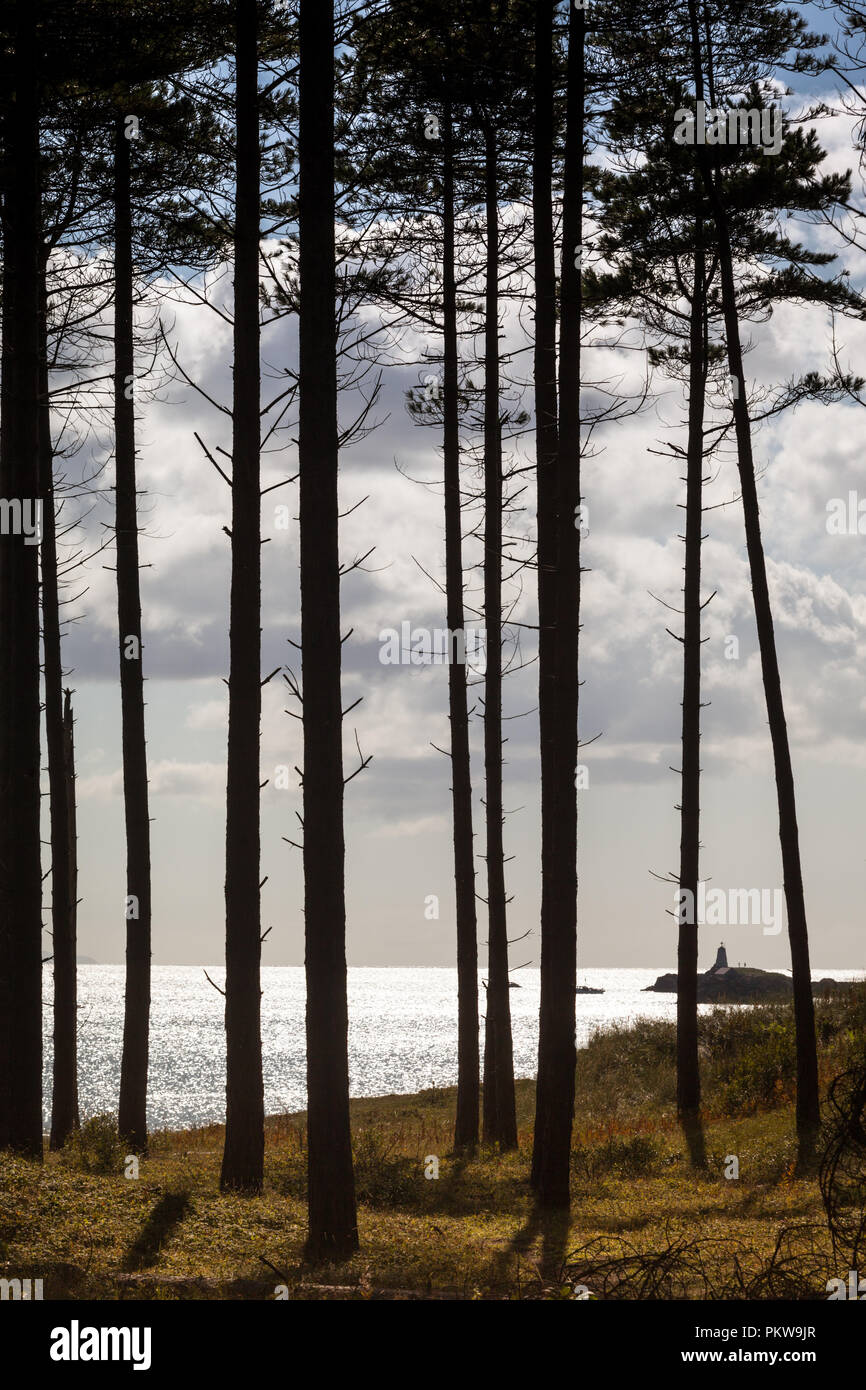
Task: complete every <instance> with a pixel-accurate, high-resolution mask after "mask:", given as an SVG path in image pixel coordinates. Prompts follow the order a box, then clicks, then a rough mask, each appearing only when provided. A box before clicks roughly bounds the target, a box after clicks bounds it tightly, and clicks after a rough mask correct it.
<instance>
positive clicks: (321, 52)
mask: <svg viewBox="0 0 866 1390" xmlns="http://www.w3.org/2000/svg"><path fill="white" fill-rule="evenodd" d="M333 130H334V13H333V5H332V4H330V3H328V4H327V5H325V4H323V3H322V0H301V6H300V135H299V150H298V153H299V172H300V228H299V231H300V322H299V335H300V339H299V373H300V419H299V437H298V460H299V472H300V528H301V656H302V667H303V710H304V851H303V855H304V913H305V934H306V977H307V1015H306V1025H307V1142H308V1210H309V1231H308V1236H307V1252H308V1254H309V1256H310V1258H312V1259H325V1258H328V1259H341V1258H344V1257H347V1256H348V1255H350V1254H351V1253H352V1251H353V1250H356V1249H357V1248H358V1222H357V1214H356V1209H355V1183H354V1175H353V1170H352V1138H351V1130H350V1124H349V1057H348V1034H349V1014H348V1000H347V975H346V895H345V844H344V835H343V785H344V784H343V740H342V726H343V712H342V691H341V657H342V647H341V636H340V556H339V501H338V477H337V475H338V463H339V459H338V433H337V336H336V270H335V258H336V248H335V234H334V173H335V159H334V137H333Z"/></svg>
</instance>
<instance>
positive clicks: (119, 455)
mask: <svg viewBox="0 0 866 1390" xmlns="http://www.w3.org/2000/svg"><path fill="white" fill-rule="evenodd" d="M114 220H115V231H114V238H115V244H114V273H115V287H114V435H115V444H114V448H115V474H116V481H115V505H116V528H115V530H116V544H117V623H118V649H119V656H120V701H121V717H122V743H123V808H124V820H125V826H126V912H125V915H126V998H125V1004H124V1016H123V1054H122V1058H121V1064H120V1104H119V1108H118V1128H119V1130H120V1134H121V1135H122V1137H123V1138H124V1139H125V1140H126V1142H127V1143H128V1144H129V1146H130V1147H131V1148H132V1149H134V1150H136V1151H138V1152H144V1151H145V1150H146V1148H147V1066H148V1043H149V1036H148V1034H149V1024H150V954H151V951H150V924H151V885H150V815H149V811H148V790H147V743H146V738H145V728H144V675H143V670H142V645H141V591H140V581H139V564H138V508H137V494H136V460H135V400H134V389H133V388H134V373H135V341H134V327H133V260H132V208H131V193H130V151H129V141H128V139H127V138H126V134H125V129H124V113H123V112H122V111H118V112H117V115H116V117H115V139H114Z"/></svg>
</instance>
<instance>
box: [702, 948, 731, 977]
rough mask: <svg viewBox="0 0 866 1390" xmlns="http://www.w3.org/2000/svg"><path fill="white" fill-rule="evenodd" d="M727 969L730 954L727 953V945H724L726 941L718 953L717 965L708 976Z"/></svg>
mask: <svg viewBox="0 0 866 1390" xmlns="http://www.w3.org/2000/svg"><path fill="white" fill-rule="evenodd" d="M727 968H728V953H727V951H726V950H725V943H724V941H723V942H722V944H721V946H720V947H719V949H718V951H716V963H715V965H713V966H711V968H710V969H709V970H708V971H707V974H708V975H715V974H716V972H717V971H719V970H727Z"/></svg>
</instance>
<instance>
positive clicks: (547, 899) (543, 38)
mask: <svg viewBox="0 0 866 1390" xmlns="http://www.w3.org/2000/svg"><path fill="white" fill-rule="evenodd" d="M554 8H555V7H554V5H553V4H552V3H551V0H539V3H538V5H537V6H536V10H535V73H534V79H533V82H534V106H535V110H534V130H533V148H532V227H533V232H532V235H533V256H534V263H535V344H534V364H533V375H534V383H535V452H536V476H537V504H536V511H537V534H538V540H537V565H538V724H539V743H540V759H541V1002H540V1006H539V1020H538V1023H539V1035H538V1074H537V1078H536V1091H535V1132H534V1139H533V1148H532V1173H531V1181H532V1186H533V1187H534V1188H536V1189H537V1188H538V1187H539V1184H540V1181H541V1168H542V1160H543V1155H544V1149H545V1144H546V1138H545V1134H546V1117H547V1115H548V1113H549V1109H550V1105H551V1097H550V1094H549V1081H550V1076H549V1066H548V1040H549V1037H550V1026H549V1024H550V1009H551V998H550V984H551V981H550V965H551V960H550V915H551V907H552V901H553V900H552V897H551V892H552V888H553V882H552V877H551V873H552V867H553V864H554V854H555V843H554V836H555V829H556V826H555V808H554V799H553V792H554V781H553V777H554V765H555V760H556V747H555V743H554V742H553V736H554V732H555V726H554V723H553V718H552V715H553V696H554V691H555V672H554V645H553V644H554V637H555V630H556V618H555V612H554V593H555V591H554V583H553V581H554V577H555V570H556V462H557V448H558V445H557V439H558V432H559V431H558V422H557V395H556V253H555V245H554V234H553V194H552V188H553V14H554Z"/></svg>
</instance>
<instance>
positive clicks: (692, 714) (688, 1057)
mask: <svg viewBox="0 0 866 1390" xmlns="http://www.w3.org/2000/svg"><path fill="white" fill-rule="evenodd" d="M695 191H696V193H697V189H696V190H695ZM702 240H703V227H702V223H701V220H700V218H697V219H696V222H695V257H694V284H693V289H692V303H691V319H690V324H689V421H688V445H687V463H686V536H685V547H686V559H685V580H684V585H683V611H684V619H685V622H684V629H683V720H682V734H683V748H682V793H681V797H680V877H679V888H680V899H679V901H680V921H679V940H678V944H677V1108H678V1110H679V1114H680V1120H681V1122H682V1125H683V1129H684V1132H685V1135H686V1141H687V1144H688V1148H689V1153H690V1155H691V1161H692V1164H693V1166H695V1167H701V1168H702V1167H703V1166H704V1164H705V1162H706V1156H705V1151H704V1138H703V1127H702V1125H701V1119H700V1104H701V1081H700V1069H699V1064H698V923H697V901H698V879H699V876H700V818H701V809H700V808H701V800H700V794H701V765H700V757H701V526H702V523H703V470H704V397H705V392H706V358H705V351H704V344H705V325H706V285H705V276H706V268H705V258H704V251H703V245H702Z"/></svg>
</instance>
